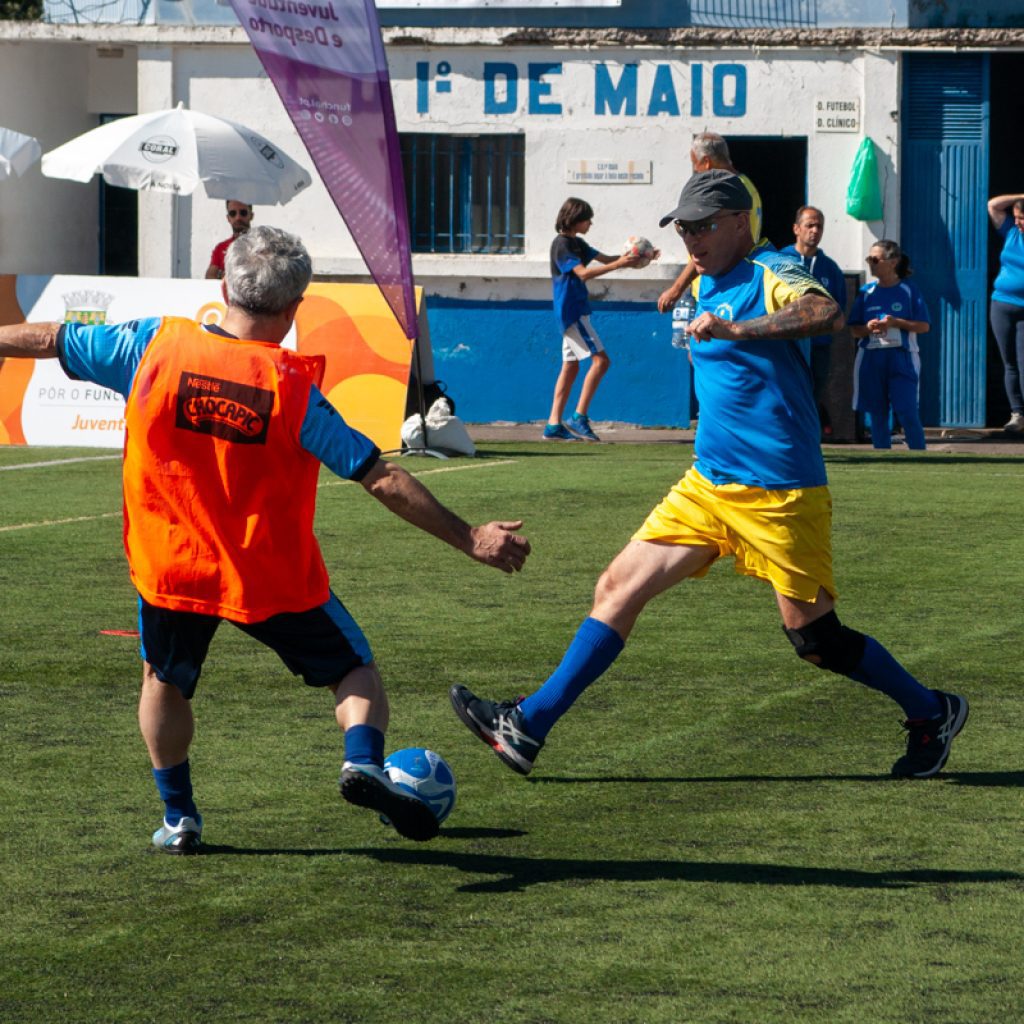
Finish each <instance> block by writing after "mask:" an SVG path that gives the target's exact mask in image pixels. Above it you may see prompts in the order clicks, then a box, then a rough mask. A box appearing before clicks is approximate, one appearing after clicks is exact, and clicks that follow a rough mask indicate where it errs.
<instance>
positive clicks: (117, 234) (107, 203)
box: [97, 114, 139, 277]
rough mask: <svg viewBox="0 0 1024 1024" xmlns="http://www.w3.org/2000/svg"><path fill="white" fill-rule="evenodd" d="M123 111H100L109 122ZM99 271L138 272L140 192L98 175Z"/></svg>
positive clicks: (103, 120) (128, 274)
mask: <svg viewBox="0 0 1024 1024" xmlns="http://www.w3.org/2000/svg"><path fill="white" fill-rule="evenodd" d="M124 116H125V115H123V114H101V115H100V124H109V123H110V122H111V121H117V120H118V119H119V118H121V117H124ZM99 188H100V208H99V213H100V229H99V252H98V255H97V264H98V272H99V273H100V274H103V275H106V276H108V277H138V275H139V193H138V192H137V191H136V190H135V189H133V188H121V187H120V186H118V185H108V184H107V183H106V182H105V181H104V180H103V179H102V178H100V186H99Z"/></svg>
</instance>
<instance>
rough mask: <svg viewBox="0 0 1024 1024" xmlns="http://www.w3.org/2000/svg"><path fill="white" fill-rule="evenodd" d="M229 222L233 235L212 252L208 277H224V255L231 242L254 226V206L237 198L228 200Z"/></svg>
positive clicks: (207, 269) (218, 244)
mask: <svg viewBox="0 0 1024 1024" xmlns="http://www.w3.org/2000/svg"><path fill="white" fill-rule="evenodd" d="M227 208H228V223H229V224H230V225H231V237H230V238H225V239H224V241H223V242H218V243H217V244H216V245H215V246H214V247H213V252H212V253H210V265H209V266H208V267H207V268H206V276H207V278H210V279H214V280H218V281H219V280H220V279H221V278H223V277H224V256H225V254H226V253H227V251H228V247H229V246H230V245H231V243H232V242H233V241H234V240H235V239H236V238H238V236H239V235H244V234H245V233H246V231H248V230H249V228H251V227H252V206H250V205H249V203H242V202H239V201H238V200H237V199H229V200H228V201H227Z"/></svg>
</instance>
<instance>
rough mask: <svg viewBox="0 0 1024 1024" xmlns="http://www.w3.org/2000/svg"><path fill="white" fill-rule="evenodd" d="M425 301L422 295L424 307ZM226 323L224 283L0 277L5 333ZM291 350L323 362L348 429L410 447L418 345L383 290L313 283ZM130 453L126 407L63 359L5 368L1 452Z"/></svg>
mask: <svg viewBox="0 0 1024 1024" xmlns="http://www.w3.org/2000/svg"><path fill="white" fill-rule="evenodd" d="M422 301H423V296H422V290H420V289H417V292H416V302H417V307H420V306H421V305H422ZM224 313H225V307H224V300H223V298H222V296H221V292H220V283H219V282H217V281H206V280H202V281H190V280H163V279H157V278H127V277H74V276H61V275H58V276H53V277H18V278H14V277H11V276H6V277H0V324H3V323H18V322H21V321H23V320H27V321H29V322H35V321H43V320H56V321H60V322H71V321H78V322H81V323H120V322H123V321H125V320H132V319H136V318H142V317H152V316H184V317H188V318H190V319H193V320H197V321H199V322H201V323H208V324H218V323H220V321H221V320H222V319H223V317H224ZM424 333H425V332H424ZM284 345H285V347H286V348H294V349H297V350H298V351H299V352H303V353H309V354H321V355H324V356H325V357H326V361H327V369H326V372H325V375H324V380H323V384H322V386H321V389H322V391H323V392H324V394H325V395H326V396H327V398H328V399H329V400H330V402H331V404H332V405H333V406H334V407H335V408H336V409H337V410H338V411H339V412H340V413H341V415H342V416H343V417H344V418H345V420H346V422H348V423H349V424H350V425H351V426H353V427H355V428H356V429H357V430H360V431H362V432H363V433H364V434H366V435H367V436H369V437H370V438H371V439H372V440H373V442H374V443H375V444H376V445H377V446H378V447H380V448H381V449H382V450H383V451H388V450H392V449H396V448H399V447H400V446H401V437H400V432H401V426H402V420H403V418H404V416H405V406H406V396H407V392H408V388H409V366H410V361H411V356H412V345H413V343H412V342H410V341H409V339H408V338H406V337H405V334H404V332H403V330H402V328H401V327H400V325H399V324H398V322H397V321H396V320H395V318H394V316H393V314H392V312H391V310H390V308H389V306H388V304H387V302H386V301H385V300H384V298H383V296H382V295H381V293H380V290H379V289H378V288H377V287H376V286H374V285H372V284H320V283H316V282H314V283H313V284H311V285H310V286H309V288H308V289H307V291H306V296H305V298H304V300H303V302H302V304H301V305H300V306H299V312H298V315H297V316H296V319H295V326H294V327H293V329H292V332H291V333H290V334H289V336H288V338H286V339H285V342H284ZM123 443H124V401H123V399H122V397H121V396H120V395H119V394H117V392H115V391H110V390H108V389H106V388H101V387H98V386H97V385H95V384H90V383H87V382H84V381H75V380H71V379H70V378H69V377H68V376H67V375H66V374H65V373H64V372H63V370H61V368H60V363H59V362H58V360H56V359H38V360H31V359H6V360H4V359H0V444H32V445H60V446H73V447H88V448H120V447H121V446H122V444H123Z"/></svg>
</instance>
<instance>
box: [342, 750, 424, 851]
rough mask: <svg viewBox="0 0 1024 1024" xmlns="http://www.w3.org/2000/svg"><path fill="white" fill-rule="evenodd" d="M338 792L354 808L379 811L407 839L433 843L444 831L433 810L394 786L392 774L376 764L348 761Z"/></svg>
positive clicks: (408, 792) (404, 790) (405, 790)
mask: <svg viewBox="0 0 1024 1024" xmlns="http://www.w3.org/2000/svg"><path fill="white" fill-rule="evenodd" d="M338 788H339V789H340V790H341V795H342V796H343V797H344V798H345V799H346V800H347V801H348V802H349V803H350V804H355V805H356V807H368V808H369V809H370V810H371V811H376V812H377V814H379V815H380V816H381V817H382V818H384V819H387V823H388V824H389V825H391V826H393V828H394V829H395V831H396V832H397V833H398V834H399V835H400V836H404V837H405V838H406V839H415V840H416V842H418V843H422V842H423V841H425V840H427V839H433V838H434V836H436V835H437V833H438V832H439V831H440V830H441V826H440V824H439V823H438V820H437V818H436V816H435V815H434V812H433V811H432V810H431V809H430V806H429V805H428V804H427V803H426V802H425V801H424V800H421V799H420V798H419V797H418V796H416V795H414V794H413V793H412V792H411V791H410V790H408V789H402V787H401V786H398V785H396V784H395V783H394V782H392V781H391V779H390V778H389V777H388V773H387V772H386V771H384V769H383V768H378V767H377V766H376V765H375V764H355V763H353V762H352V761H346V762H345V763H344V765H342V768H341V778H340V779H339V780H338Z"/></svg>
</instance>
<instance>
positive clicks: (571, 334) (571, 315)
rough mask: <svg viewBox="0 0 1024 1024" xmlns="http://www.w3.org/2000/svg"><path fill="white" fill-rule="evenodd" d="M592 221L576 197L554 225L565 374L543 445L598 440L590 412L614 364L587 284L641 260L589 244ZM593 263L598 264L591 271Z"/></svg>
mask: <svg viewBox="0 0 1024 1024" xmlns="http://www.w3.org/2000/svg"><path fill="white" fill-rule="evenodd" d="M593 222H594V210H593V208H592V207H591V205H590V203H588V202H585V201H584V200H582V199H574V198H572V197H570V198H569V199H566V201H565V202H564V203H562V208H561V209H560V210H559V211H558V218H557V220H556V221H555V230H556V231H557V232H558V234H557V235H556V236H555V240H554V241H553V242H552V243H551V283H552V291H553V293H554V304H555V316H556V317H557V319H558V323H559V326H560V328H561V330H562V370H561V372H560V373H559V375H558V380H557V381H556V382H555V394H554V398H553V399H552V402H551V415H550V416H549V417H548V422H547V426H546V427H545V428H544V434H543V437H544V440H545V441H578V440H580V438H584V439H585V440H587V441H599V440H600V438H599V437H598V436H597V434H595V433H594V431H593V430H592V429H591V426H590V420H589V419H588V417H587V412H588V410H589V409H590V403H591V400H592V399H593V397H594V393H595V392H596V391H597V385H598V384H600V383H601V378H602V377H604V375H605V374H606V373H607V372H608V367H609V366H610V365H611V360H610V359H609V358H608V353H607V352H605V350H604V345H603V344H602V343H601V339H600V338H599V337H598V336H597V332H596V331H595V330H594V328H593V327H592V326H591V323H590V296H589V295H588V294H587V286H586V283H585V282H587V281H589V280H591V279H592V278H595V277H600V276H601V275H602V274H609V273H611V272H612V271H613V270H620V269H621V268H622V267H635V266H636V265H637V264H638V263H639V262H640V260H641V259H642V257H640V256H635V255H631V256H618V257H615V256H607V255H605V254H604V253H602V252H598V251H597V250H596V249H594V248H592V247H591V246H589V245H587V243H586V242H585V241H583V239H582V238H581V237H580V235H585V234H586V233H587V232H588V231H589V230H590V226H591V224H593ZM592 263H596V264H598V265H597V266H591V264H592ZM582 359H590V360H591V363H590V369H589V370H588V371H587V375H586V377H584V378H583V387H582V389H581V390H580V398H579V401H578V402H577V403H576V412H575V413H574V414H573V415H572V416H571V417H570V418H569V420H568V422H567V423H563V422H562V413H563V412H565V404H566V402H568V400H569V393H570V392H571V391H572V386H573V384H575V383H576V375H577V373H579V368H580V360H582Z"/></svg>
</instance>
